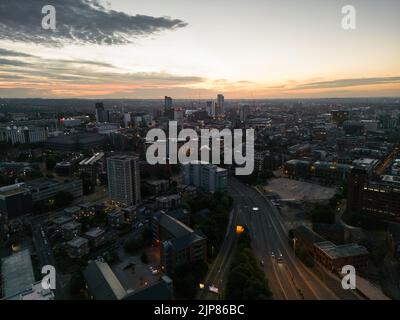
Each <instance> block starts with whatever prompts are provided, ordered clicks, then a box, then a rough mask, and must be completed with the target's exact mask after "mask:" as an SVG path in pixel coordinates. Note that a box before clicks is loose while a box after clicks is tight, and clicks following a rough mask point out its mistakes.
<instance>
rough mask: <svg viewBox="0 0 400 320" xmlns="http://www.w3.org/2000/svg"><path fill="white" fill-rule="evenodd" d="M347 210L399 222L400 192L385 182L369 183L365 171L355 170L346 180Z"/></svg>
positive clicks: (393, 185)
mask: <svg viewBox="0 0 400 320" xmlns="http://www.w3.org/2000/svg"><path fill="white" fill-rule="evenodd" d="M347 208H348V210H350V211H351V212H363V213H366V214H371V215H374V216H376V217H380V218H382V219H387V220H392V221H400V190H399V188H398V187H397V186H396V185H395V184H392V183H388V182H386V181H370V180H369V179H368V172H367V171H366V170H365V169H359V168H355V169H353V170H352V171H351V173H350V174H349V178H348V192H347Z"/></svg>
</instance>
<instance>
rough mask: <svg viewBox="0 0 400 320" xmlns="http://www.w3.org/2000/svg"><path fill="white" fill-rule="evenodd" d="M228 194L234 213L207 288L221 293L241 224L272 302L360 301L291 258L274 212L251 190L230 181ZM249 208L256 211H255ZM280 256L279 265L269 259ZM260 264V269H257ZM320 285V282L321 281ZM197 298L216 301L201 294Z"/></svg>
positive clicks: (331, 278) (282, 227)
mask: <svg viewBox="0 0 400 320" xmlns="http://www.w3.org/2000/svg"><path fill="white" fill-rule="evenodd" d="M229 194H230V195H231V196H232V197H233V199H234V209H233V211H232V214H231V217H230V223H229V226H228V230H227V236H226V237H225V240H224V242H223V244H222V248H221V249H220V252H219V254H218V256H217V258H216V259H215V261H214V263H213V264H212V266H211V268H210V272H209V273H208V275H207V278H206V280H205V284H206V289H207V288H208V285H210V284H213V285H214V286H217V287H218V288H219V290H220V291H222V290H223V288H224V284H225V282H224V281H225V279H226V276H227V273H228V270H229V262H230V259H231V256H232V253H233V249H234V245H235V239H236V236H235V230H234V229H235V226H236V224H238V223H240V224H244V225H245V226H246V227H247V230H248V232H250V237H251V240H252V247H253V250H254V253H255V255H256V257H257V259H258V261H260V268H262V269H263V271H264V272H265V274H266V277H267V278H268V284H269V287H270V289H271V291H272V293H273V298H274V299H276V300H338V299H349V300H350V299H351V300H352V299H360V296H359V295H357V294H356V293H355V292H352V291H345V290H343V289H342V288H341V285H340V281H339V280H338V279H337V278H335V277H334V276H333V275H331V274H329V273H328V272H327V271H325V270H324V269H323V268H319V267H318V266H317V267H316V268H315V272H318V274H319V276H317V275H316V273H314V272H313V271H311V270H310V269H308V268H307V267H305V266H304V265H303V263H302V262H301V261H300V260H299V259H297V258H296V257H295V255H294V252H293V249H292V248H291V246H290V245H289V238H288V230H287V229H286V226H285V224H284V221H283V219H282V217H281V215H280V213H279V211H278V209H277V208H276V207H275V206H273V205H272V204H271V202H270V201H269V200H268V199H267V198H266V197H264V196H263V195H262V194H260V193H259V192H258V191H257V190H255V189H254V188H253V187H251V186H247V185H245V184H243V183H241V182H239V181H238V180H237V179H235V178H234V177H230V180H229ZM253 208H257V209H258V210H257V211H255V210H253ZM272 252H273V253H274V255H275V256H276V257H277V256H278V255H280V254H281V255H282V258H283V263H278V262H277V259H276V258H273V257H272ZM261 261H263V265H261ZM321 279H322V280H323V281H322V280H321ZM198 298H200V299H210V298H215V299H216V298H220V296H218V295H215V294H210V293H208V292H207V290H204V291H202V292H201V293H200V294H199V295H198Z"/></svg>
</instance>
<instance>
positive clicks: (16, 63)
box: [0, 58, 28, 67]
mask: <svg viewBox="0 0 400 320" xmlns="http://www.w3.org/2000/svg"><path fill="white" fill-rule="evenodd" d="M26 65H28V63H26V62H23V61H19V60H10V59H3V58H0V66H14V67H20V66H26Z"/></svg>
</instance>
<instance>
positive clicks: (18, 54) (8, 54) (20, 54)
mask: <svg viewBox="0 0 400 320" xmlns="http://www.w3.org/2000/svg"><path fill="white" fill-rule="evenodd" d="M0 56H3V57H25V58H26V57H32V56H31V55H30V54H27V53H23V52H17V51H12V50H7V49H2V48H0Z"/></svg>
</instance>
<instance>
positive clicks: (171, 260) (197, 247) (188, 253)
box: [151, 211, 207, 273]
mask: <svg viewBox="0 0 400 320" xmlns="http://www.w3.org/2000/svg"><path fill="white" fill-rule="evenodd" d="M151 229H152V233H153V240H154V242H155V243H156V244H160V253H161V264H162V266H163V267H164V270H165V272H166V273H173V271H174V270H175V268H176V267H178V266H180V265H184V264H187V263H193V262H195V261H199V260H201V261H206V259H207V238H206V237H205V236H204V235H203V234H200V233H198V232H196V231H194V230H192V229H191V228H189V227H188V226H187V225H185V224H184V223H182V222H181V221H179V220H178V219H175V218H173V217H171V216H170V215H168V214H166V213H164V212H162V211H160V212H157V213H156V214H154V215H153V217H152V220H151Z"/></svg>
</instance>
